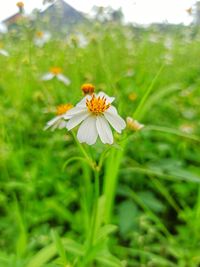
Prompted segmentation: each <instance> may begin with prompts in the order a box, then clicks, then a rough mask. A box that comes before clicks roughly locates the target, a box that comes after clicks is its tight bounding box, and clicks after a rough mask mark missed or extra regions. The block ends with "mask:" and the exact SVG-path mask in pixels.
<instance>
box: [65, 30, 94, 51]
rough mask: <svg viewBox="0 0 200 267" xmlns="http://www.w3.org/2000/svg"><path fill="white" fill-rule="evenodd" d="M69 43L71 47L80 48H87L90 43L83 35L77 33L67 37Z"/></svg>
mask: <svg viewBox="0 0 200 267" xmlns="http://www.w3.org/2000/svg"><path fill="white" fill-rule="evenodd" d="M67 43H68V44H69V45H70V46H74V45H75V46H77V47H80V48H85V47H86V46H87V45H88V43H89V41H88V39H87V38H86V37H85V35H84V34H83V33H75V34H72V35H70V36H69V37H67Z"/></svg>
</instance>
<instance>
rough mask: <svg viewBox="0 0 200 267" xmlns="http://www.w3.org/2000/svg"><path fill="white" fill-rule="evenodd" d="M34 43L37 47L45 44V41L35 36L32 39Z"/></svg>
mask: <svg viewBox="0 0 200 267" xmlns="http://www.w3.org/2000/svg"><path fill="white" fill-rule="evenodd" d="M34 44H35V45H36V46H38V47H42V46H43V45H44V44H45V42H44V40H41V39H39V38H35V39H34Z"/></svg>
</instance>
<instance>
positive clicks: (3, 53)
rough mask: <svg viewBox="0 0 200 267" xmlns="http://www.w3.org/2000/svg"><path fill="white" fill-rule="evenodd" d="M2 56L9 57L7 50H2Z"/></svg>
mask: <svg viewBox="0 0 200 267" xmlns="http://www.w3.org/2000/svg"><path fill="white" fill-rule="evenodd" d="M0 54H1V55H3V56H5V57H8V56H9V53H8V52H7V51H6V50H4V49H0Z"/></svg>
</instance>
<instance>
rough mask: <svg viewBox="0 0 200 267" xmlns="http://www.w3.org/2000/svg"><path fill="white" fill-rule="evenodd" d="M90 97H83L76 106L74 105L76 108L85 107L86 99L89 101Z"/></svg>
mask: <svg viewBox="0 0 200 267" xmlns="http://www.w3.org/2000/svg"><path fill="white" fill-rule="evenodd" d="M91 98H92V96H90V95H87V96H85V97H84V98H83V99H82V100H81V101H80V102H78V104H77V105H76V106H77V107H86V99H88V100H90V99H91Z"/></svg>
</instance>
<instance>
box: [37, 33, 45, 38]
mask: <svg viewBox="0 0 200 267" xmlns="http://www.w3.org/2000/svg"><path fill="white" fill-rule="evenodd" d="M36 36H37V37H38V38H42V37H43V36H44V33H43V32H41V31H38V32H36Z"/></svg>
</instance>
